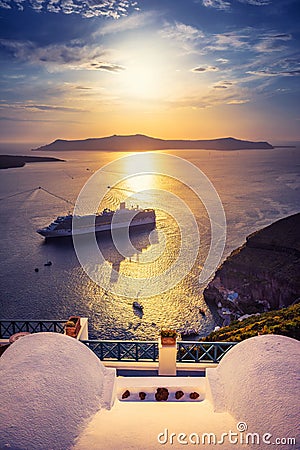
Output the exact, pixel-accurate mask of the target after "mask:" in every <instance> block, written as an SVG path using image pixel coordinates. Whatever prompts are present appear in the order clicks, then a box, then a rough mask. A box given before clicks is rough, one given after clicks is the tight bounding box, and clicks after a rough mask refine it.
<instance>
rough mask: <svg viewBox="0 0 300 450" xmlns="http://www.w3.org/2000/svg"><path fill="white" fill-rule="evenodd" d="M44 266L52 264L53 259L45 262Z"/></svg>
mask: <svg viewBox="0 0 300 450" xmlns="http://www.w3.org/2000/svg"><path fill="white" fill-rule="evenodd" d="M44 266H45V267H46V266H52V262H51V261H47V262H46V263H45V264H44Z"/></svg>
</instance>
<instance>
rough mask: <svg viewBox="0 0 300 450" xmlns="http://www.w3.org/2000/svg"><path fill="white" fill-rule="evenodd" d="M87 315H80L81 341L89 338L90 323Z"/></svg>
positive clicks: (79, 337) (79, 335) (78, 337)
mask: <svg viewBox="0 0 300 450" xmlns="http://www.w3.org/2000/svg"><path fill="white" fill-rule="evenodd" d="M88 322H89V321H88V318H87V317H80V330H79V333H78V336H77V339H78V340H79V341H88V340H89V323H88Z"/></svg>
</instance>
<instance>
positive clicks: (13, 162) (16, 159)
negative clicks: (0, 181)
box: [0, 155, 64, 169]
mask: <svg viewBox="0 0 300 450" xmlns="http://www.w3.org/2000/svg"><path fill="white" fill-rule="evenodd" d="M56 161H60V162H64V160H63V159H58V158H52V157H49V156H21V155H16V156H15V155H0V169H12V168H16V167H24V166H25V164H26V163H34V162H56Z"/></svg>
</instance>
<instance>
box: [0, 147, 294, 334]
mask: <svg viewBox="0 0 300 450" xmlns="http://www.w3.org/2000/svg"><path fill="white" fill-rule="evenodd" d="M0 150H1V151H0V153H1V154H4V153H11V154H17V153H19V154H31V155H32V154H34V155H36V156H44V155H45V156H55V157H58V158H62V159H65V160H66V162H58V163H34V164H27V165H26V166H25V167H23V168H18V169H8V170H2V171H1V195H0V197H1V200H0V211H1V216H0V236H1V265H2V269H1V274H0V276H1V279H0V316H1V318H5V319H9V318H11V319H17V318H23V319H41V318H43V319H65V318H67V317H68V316H69V315H77V314H79V315H82V316H86V317H88V318H89V322H90V326H91V332H92V335H93V336H97V337H98V338H103V339H109V338H110V339H112V338H113V339H152V338H155V337H156V336H157V335H158V331H159V329H160V328H161V327H166V326H168V327H172V328H176V329H178V330H181V331H183V330H186V331H188V330H192V329H194V330H197V331H198V332H199V333H200V335H206V334H207V333H209V332H210V331H211V330H212V329H213V328H214V321H213V318H212V314H211V312H210V311H209V309H208V307H207V306H206V304H205V303H204V300H203V295H202V292H203V288H204V285H200V284H199V281H198V277H199V274H200V271H201V267H202V265H203V262H204V261H205V258H206V255H207V252H208V249H209V245H210V238H211V236H210V222H209V220H208V216H207V213H206V210H205V208H204V206H203V204H202V203H201V202H200V200H199V198H198V197H197V196H196V195H194V194H193V192H192V191H191V189H189V187H191V188H197V183H198V181H199V180H198V179H197V178H195V179H190V183H189V187H187V186H185V185H183V184H182V183H181V182H180V180H179V181H178V180H175V179H173V178H171V177H168V176H166V175H153V174H152V175H141V176H136V177H132V178H130V179H127V180H123V179H124V178H125V177H126V175H127V173H128V171H129V167H128V161H127V162H124V161H119V162H118V164H117V165H116V166H114V167H115V168H114V170H109V169H107V170H106V169H103V172H102V174H101V177H100V178H99V183H100V184H99V187H100V185H101V188H103V187H107V186H113V185H115V188H114V189H108V192H107V195H106V196H105V197H104V199H103V201H102V203H101V207H109V208H113V209H115V208H117V207H118V205H119V203H120V202H121V201H123V200H125V201H126V199H127V202H128V196H131V197H132V198H130V199H129V200H130V202H131V203H132V199H133V200H134V198H135V197H134V196H135V194H136V193H138V192H139V191H140V190H141V189H155V191H153V194H151V193H150V191H149V192H148V193H146V194H145V195H144V196H143V195H142V196H138V195H137V197H136V198H137V200H138V202H139V204H140V205H141V206H142V207H151V206H152V203H153V204H156V202H157V200H158V197H159V196H160V195H162V196H164V195H167V194H166V193H171V194H173V195H174V197H176V199H177V198H179V199H180V200H181V201H182V202H183V205H186V206H187V207H188V208H189V210H190V211H191V214H192V216H193V217H194V218H195V221H196V223H197V225H198V228H199V234H200V247H199V251H198V253H197V257H196V260H195V262H194V264H193V265H192V268H191V269H190V270H189V272H188V273H186V274H185V276H184V277H183V279H182V280H181V281H179V282H178V284H177V285H175V286H174V287H172V288H170V289H169V290H167V291H166V292H163V290H164V289H163V281H162V289H161V292H160V293H158V294H156V295H153V296H150V297H149V296H148V297H144V296H143V290H142V289H139V290H137V292H136V295H135V297H134V298H129V297H124V296H123V295H120V293H116V292H119V291H118V283H121V281H120V280H119V277H120V279H121V276H122V275H125V276H127V277H128V278H129V279H130V276H132V277H136V278H138V277H139V276H141V277H143V278H144V279H147V277H149V279H150V280H151V277H152V276H153V274H159V273H162V274H163V273H164V271H165V270H167V268H168V267H169V266H170V265H172V264H173V262H174V260H176V258H178V257H179V256H180V248H181V244H182V243H181V239H182V236H181V234H180V228H179V227H178V224H176V221H175V220H174V218H172V215H171V214H170V213H169V212H168V211H163V210H158V211H157V227H156V231H155V232H153V233H151V236H150V237H149V233H148V232H146V231H144V232H141V233H138V234H135V236H134V237H133V239H132V245H133V248H134V249H136V251H135V250H133V251H132V252H131V253H130V254H127V255H126V256H125V257H124V256H122V255H120V253H119V252H118V251H117V250H116V249H115V247H114V245H113V242H112V241H111V240H109V239H104V238H103V240H101V244H100V246H101V249H102V252H103V254H104V255H105V259H106V261H107V262H108V267H110V266H111V267H112V268H114V269H115V271H116V272H115V273H117V276H112V277H111V280H110V283H111V289H110V288H104V287H100V286H98V285H97V284H96V283H95V282H94V281H92V280H91V279H90V278H89V276H88V275H87V274H86V273H85V271H84V270H83V269H82V267H81V265H80V263H79V261H78V259H77V256H76V253H75V251H74V248H73V245H72V244H71V243H68V242H58V241H57V242H54V243H45V242H44V239H43V238H42V237H41V236H40V235H38V234H37V233H36V229H37V228H39V227H42V226H45V225H48V224H49V223H50V222H51V221H52V220H53V219H54V218H56V217H57V216H58V215H65V214H66V213H67V212H68V211H69V210H72V206H71V204H68V203H66V202H65V201H64V200H62V199H60V198H59V197H62V198H63V199H66V200H68V201H70V202H75V201H76V198H77V196H78V194H79V192H80V191H81V189H82V187H83V186H84V184H85V183H86V182H87V181H88V179H89V178H90V177H91V176H92V175H93V174H95V173H96V172H97V170H98V169H100V168H101V167H103V166H104V165H105V164H108V163H110V162H112V161H114V160H116V159H117V158H120V157H124V156H126V155H128V154H126V153H115V152H53V153H52V152H51V153H50V152H49V153H47V154H44V153H41V152H39V153H36V152H35V153H32V152H29V151H25V150H24V146H19V147H16V146H10V147H7V146H6V147H5V146H3V145H2V146H1V148H0ZM164 153H167V154H172V155H176V156H178V157H180V158H183V159H184V160H187V161H189V162H192V163H193V164H194V165H195V166H197V167H198V168H199V169H201V171H202V172H203V173H204V174H205V175H206V176H208V177H209V179H210V180H211V182H212V183H213V185H214V186H215V188H216V190H217V192H218V194H219V196H220V198H221V200H222V203H223V206H224V210H225V214H226V219H227V241H226V246H225V251H224V253H223V256H222V259H224V258H226V256H228V255H229V253H230V252H231V251H232V250H233V249H235V248H236V247H238V246H239V245H241V244H242V243H243V242H245V238H246V236H247V235H248V234H250V233H252V232H254V231H256V230H258V229H260V228H262V227H264V226H266V225H268V224H270V223H272V222H274V221H275V220H277V219H279V218H282V217H285V216H287V215H290V214H293V213H296V212H298V211H299V209H300V207H299V206H300V205H299V187H300V173H299V168H300V149H299V148H280V149H274V150H260V151H259V150H251V151H235V152H220V151H207V150H206V151H205V150H200V151H195V150H194V151H190V150H189V151H185V150H182V151H169V152H164ZM130 161H131V162H130V164H131V165H132V159H131V160H130ZM149 167H152V168H154V169H155V170H156V171H157V174H159V173H162V172H163V173H166V172H167V170H168V167H164V168H161V167H159V161H157V158H156V156H155V153H151V154H146V155H145V159H144V171H145V172H147V171H148V170H149ZM139 169H141V170H142V169H143V167H139ZM185 176H188V173H185ZM122 180H123V181H122ZM116 183H117V184H116ZM38 186H41V187H43V188H44V189H46V190H48V191H49V192H51V193H53V194H55V195H57V196H58V197H55V196H52V195H50V194H48V193H46V192H45V191H43V190H34V191H33V189H34V188H35V187H38ZM198 187H199V186H198ZM30 190H32V191H30ZM24 191H29V192H24ZM22 192H24V193H22ZM18 193H21V194H20V195H16V196H13V197H10V198H8V197H9V196H12V195H13V194H18ZM178 214H179V222H182V223H184V222H185V220H186V210H185V209H184V208H182V209H180V208H179V212H178ZM194 242H195V241H194V236H193V235H189V236H188V239H187V243H188V244H187V245H190V248H191V253H192V247H193V245H194ZM156 248H160V249H161V248H163V249H164V250H163V253H162V254H159V256H158V258H156V259H155V260H154V261H152V262H151V263H147V262H145V260H144V259H143V257H144V256H145V255H147V252H149V251H152V253H153V251H154V254H155V249H156ZM185 258H188V256H187V255H185ZM48 260H50V261H51V262H52V266H50V267H46V266H44V263H45V262H47V261H48ZM109 265H110V266H109ZM35 268H38V269H39V271H38V272H35ZM98 269H99V270H101V267H98ZM162 279H163V277H162ZM149 283H150V284H149V286H150V289H151V281H149ZM149 286H148V288H149ZM148 291H149V289H148ZM134 300H138V301H139V302H140V303H141V304H142V305H143V308H144V309H143V312H144V313H143V315H141V314H140V313H139V312H138V311H136V310H134V308H133V305H132V303H133V301H134ZM203 311H204V312H205V315H203V314H202V313H201V312H203Z"/></svg>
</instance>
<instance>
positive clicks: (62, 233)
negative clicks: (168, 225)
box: [37, 218, 155, 239]
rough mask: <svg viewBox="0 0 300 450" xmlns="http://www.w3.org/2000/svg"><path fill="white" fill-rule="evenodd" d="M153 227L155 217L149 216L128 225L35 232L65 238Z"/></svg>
mask: <svg viewBox="0 0 300 450" xmlns="http://www.w3.org/2000/svg"><path fill="white" fill-rule="evenodd" d="M151 226H152V227H155V219H152V218H149V219H143V220H141V221H136V222H134V223H132V222H131V223H130V225H128V222H124V223H114V224H113V226H112V225H111V224H107V225H99V226H96V227H88V228H87V227H82V228H80V227H76V229H73V230H66V229H59V230H45V229H42V230H37V232H38V233H39V234H41V235H42V236H44V237H45V238H47V239H48V238H51V239H52V238H55V239H57V238H63V237H64V238H65V237H72V236H75V235H87V234H92V233H95V234H97V235H98V234H100V233H103V234H107V233H109V234H111V233H112V229H113V230H118V229H122V228H129V231H133V230H136V229H138V230H141V229H143V228H149V227H151Z"/></svg>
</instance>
